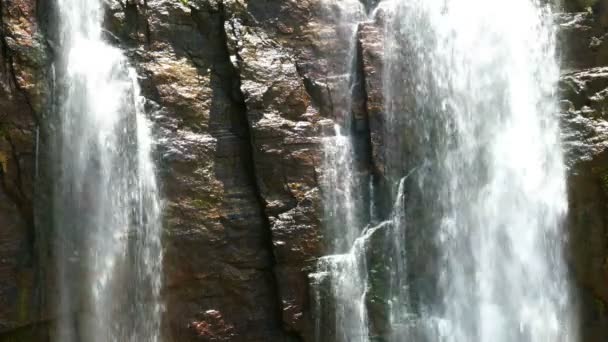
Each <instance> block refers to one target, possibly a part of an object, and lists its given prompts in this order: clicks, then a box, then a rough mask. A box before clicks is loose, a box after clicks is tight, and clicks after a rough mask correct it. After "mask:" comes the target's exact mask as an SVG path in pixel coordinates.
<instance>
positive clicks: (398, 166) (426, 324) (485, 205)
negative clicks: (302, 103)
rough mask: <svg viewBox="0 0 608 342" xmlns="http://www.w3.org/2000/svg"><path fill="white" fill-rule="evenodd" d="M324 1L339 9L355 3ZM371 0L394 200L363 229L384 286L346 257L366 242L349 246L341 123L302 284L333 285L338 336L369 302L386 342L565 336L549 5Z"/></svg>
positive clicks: (572, 323) (361, 318) (356, 337)
mask: <svg viewBox="0 0 608 342" xmlns="http://www.w3.org/2000/svg"><path fill="white" fill-rule="evenodd" d="M336 3H338V1H334V2H332V4H333V6H334V8H343V7H340V6H351V9H350V13H353V9H354V8H358V6H360V4H359V3H357V2H356V1H355V2H349V1H342V2H339V3H340V4H341V5H336ZM378 6H379V7H380V11H381V12H382V13H383V14H382V16H383V20H382V22H383V23H384V25H385V51H384V71H383V87H384V89H383V91H384V102H385V103H384V104H385V113H384V115H385V118H384V120H385V131H384V132H383V141H384V142H385V143H384V146H382V149H383V154H384V160H385V163H386V165H384V170H385V171H384V174H383V176H384V178H385V180H386V183H387V184H388V185H389V186H388V189H389V190H388V191H390V192H391V194H390V197H391V198H392V201H391V203H394V207H393V208H391V210H389V212H391V215H390V217H387V218H386V221H385V222H383V223H382V224H381V225H380V226H378V227H376V228H374V229H383V230H384V231H385V232H386V233H385V234H387V235H388V236H387V238H386V239H385V247H384V249H385V250H386V253H385V254H390V255H386V256H385V258H384V259H383V262H384V264H385V265H386V269H385V270H384V271H382V272H384V273H386V274H385V275H384V277H386V279H385V280H386V281H384V282H383V285H382V286H383V287H384V288H383V289H382V290H383V292H384V293H383V294H378V293H375V292H374V291H376V292H377V291H378V288H374V286H373V283H374V279H375V278H380V277H382V276H379V275H378V274H370V273H369V270H370V268H369V267H368V266H366V265H364V264H363V262H364V260H365V258H363V257H361V256H359V255H358V254H362V253H368V252H366V249H367V250H369V249H370V248H372V247H374V248H377V246H367V247H365V246H361V245H362V244H363V245H365V243H366V241H362V239H364V238H366V236H367V237H369V234H370V230H364V229H363V228H364V226H365V225H366V224H367V223H368V222H361V221H360V220H356V219H352V218H355V217H357V210H361V208H362V204H357V203H356V201H357V200H359V199H360V198H361V196H360V194H357V193H356V192H355V191H354V190H352V189H359V188H360V185H359V183H358V182H360V180H357V179H356V178H357V177H358V175H357V173H356V172H352V170H353V166H352V165H353V164H352V157H351V155H352V147H349V146H350V145H349V141H350V140H349V139H350V137H349V135H348V132H349V130H348V129H349V127H348V126H344V125H343V124H340V125H339V126H338V127H337V128H336V133H335V136H334V137H331V138H327V141H326V143H325V144H324V146H325V151H326V153H325V156H326V158H325V162H324V168H325V169H326V170H327V171H326V182H325V183H324V191H325V192H326V193H328V195H326V196H325V198H324V200H325V208H326V217H328V219H327V222H329V224H328V225H327V227H326V229H330V230H331V231H332V232H334V233H333V235H331V236H333V237H334V238H335V239H341V240H340V241H339V243H336V244H334V252H335V255H332V256H328V257H325V258H322V259H321V261H320V266H319V272H318V273H316V274H314V275H313V280H314V281H313V283H314V282H317V283H322V281H320V280H319V277H321V278H322V276H324V277H326V278H329V279H334V281H333V282H332V281H330V283H331V284H332V285H331V286H330V288H331V291H330V292H331V294H332V295H333V300H334V301H335V303H334V305H335V306H336V308H335V312H336V316H338V317H337V319H336V320H335V321H334V327H333V329H335V331H336V332H337V334H338V335H339V336H340V337H338V338H337V339H336V340H338V341H367V340H369V339H370V338H372V336H371V335H372V332H371V331H370V329H369V324H370V322H369V320H370V318H369V315H370V313H369V312H368V304H369V301H367V302H366V300H365V297H369V298H372V297H374V298H377V297H382V296H383V297H384V307H385V311H386V316H387V317H388V318H387V325H388V328H387V329H384V330H383V331H381V332H380V334H383V336H382V337H383V338H384V339H386V340H389V341H446V342H448V341H454V342H475V341H478V342H488V341H494V342H532V341H535V342H541V341H542V342H544V341H577V340H578V336H577V332H576V328H575V327H576V320H575V316H576V315H575V314H574V310H573V305H572V298H570V289H569V286H568V282H567V271H566V266H565V264H564V260H563V255H562V254H563V252H562V249H563V246H564V233H563V232H562V225H563V222H564V218H565V216H566V214H567V209H568V208H567V198H566V185H565V166H564V161H563V159H562V150H561V143H560V129H559V124H558V119H557V117H556V113H557V109H556V100H557V99H556V93H555V90H556V83H557V80H558V76H559V66H558V63H557V58H556V51H555V50H556V46H555V31H554V27H553V24H552V13H551V8H550V6H549V5H546V4H544V2H542V4H541V2H540V1H536V0H511V1H504V0H385V1H382V2H381V3H380V4H379V5H378ZM343 13H349V11H344V10H343ZM341 20H345V23H346V24H350V25H352V23H353V22H354V23H356V22H357V20H360V19H357V20H353V16H349V17H347V18H341ZM351 58H352V56H351ZM348 94H349V95H351V93H348ZM347 110H348V111H350V108H347ZM344 132H346V134H345V133H344ZM336 230H337V231H338V232H339V233H338V234H335V232H336ZM335 279H337V280H335ZM376 283H378V282H377V281H376ZM376 314H377V312H376ZM317 339H318V340H319V341H323V339H322V338H319V336H317Z"/></svg>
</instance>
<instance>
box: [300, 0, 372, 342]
mask: <svg viewBox="0 0 608 342" xmlns="http://www.w3.org/2000/svg"><path fill="white" fill-rule="evenodd" d="M321 5H322V11H323V12H324V14H325V17H326V18H327V19H328V20H330V21H331V22H332V23H333V27H335V31H334V32H332V36H333V37H335V38H337V43H338V44H340V45H341V46H345V47H346V51H345V53H343V54H342V55H341V56H338V57H335V56H334V58H338V59H340V58H341V59H342V60H339V61H338V63H335V64H334V65H335V66H336V68H337V69H336V70H332V74H333V75H336V76H329V77H328V78H327V80H326V81H327V82H328V84H329V87H331V89H332V109H333V113H332V115H333V117H334V119H335V122H336V124H335V125H334V130H333V135H330V136H328V137H326V138H324V140H323V152H324V158H323V165H322V170H323V172H322V175H321V188H322V191H323V203H324V212H325V219H324V231H325V235H326V237H327V243H328V245H329V253H330V254H331V255H329V256H327V257H324V258H321V259H320V260H319V261H318V263H317V271H316V272H315V273H313V274H312V275H311V282H312V285H313V287H314V288H315V297H316V299H315V301H316V305H315V306H316V309H315V319H316V321H317V324H316V330H317V331H316V340H317V341H337V342H365V341H368V340H369V331H368V317H367V315H368V314H367V308H366V304H365V293H366V289H367V275H366V272H367V271H366V265H365V253H364V248H363V245H362V243H361V234H362V233H363V229H364V227H365V225H366V224H367V223H366V222H364V219H363V216H364V215H363V214H362V213H363V211H364V208H365V206H366V204H365V203H364V201H363V191H364V187H366V186H367V184H366V182H364V181H363V180H362V179H361V175H360V173H361V172H360V170H358V167H357V165H356V163H355V159H356V156H355V148H354V142H353V137H352V134H351V133H352V131H353V122H354V120H355V119H354V118H353V113H352V112H353V89H354V87H355V86H356V84H355V83H356V82H357V80H356V76H355V73H354V69H355V67H356V64H357V60H356V55H357V53H356V52H357V51H356V49H357V29H358V25H359V22H360V21H361V20H363V19H364V18H366V17H367V15H366V9H365V7H364V6H363V4H362V3H361V2H359V1H358V0H323V1H321ZM322 294H323V295H322ZM330 332H331V333H330Z"/></svg>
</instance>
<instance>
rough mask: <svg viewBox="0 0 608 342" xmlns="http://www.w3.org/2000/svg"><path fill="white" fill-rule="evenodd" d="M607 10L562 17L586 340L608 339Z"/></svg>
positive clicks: (565, 108)
mask: <svg viewBox="0 0 608 342" xmlns="http://www.w3.org/2000/svg"><path fill="white" fill-rule="evenodd" d="M607 14H608V12H605V10H602V9H600V8H599V7H597V6H596V7H595V11H588V12H579V13H570V14H564V15H561V16H560V17H559V19H558V21H559V22H560V33H559V36H558V38H559V42H560V44H561V46H562V47H564V48H563V49H562V51H563V56H562V64H563V70H564V71H563V75H562V77H561V80H560V92H561V97H562V102H561V117H562V122H563V126H564V130H563V131H564V142H565V143H564V144H565V148H566V152H567V162H568V167H569V173H568V196H569V202H570V214H569V221H568V230H569V232H570V237H569V254H570V255H569V262H570V264H571V266H572V267H571V269H572V276H573V278H574V279H575V280H576V282H575V284H576V286H577V287H578V290H579V291H578V292H579V299H580V301H581V302H580V308H581V322H580V323H581V335H582V336H581V337H582V340H583V341H605V340H606V339H608V311H607V308H608V306H607V305H608V292H607V289H608V287H607V286H606V285H607V284H608V240H607V236H608V216H607V213H608V211H607V209H608V182H607V180H608V177H607V176H608V172H607V171H608V149H607V147H608V144H607V143H608V140H607V139H608V121H607V120H608V111H607V109H608V107H606V104H607V103H608V98H607V95H608V68H607V67H608V55H607V53H608V50H607V48H606V47H607V46H608V45H606V42H605V40H606V37H607V34H608V26H607V24H608V22H606V21H605V20H604V18H605V16H606V15H607Z"/></svg>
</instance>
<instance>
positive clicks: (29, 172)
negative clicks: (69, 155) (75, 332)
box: [0, 0, 48, 340]
mask: <svg viewBox="0 0 608 342" xmlns="http://www.w3.org/2000/svg"><path fill="white" fill-rule="evenodd" d="M36 5H37V4H36V2H35V1H28V0H22V1H6V0H2V1H0V336H2V337H0V339H2V338H3V337H4V336H5V334H4V332H7V331H10V333H7V334H6V336H12V337H19V336H21V337H24V338H26V339H30V340H36V339H37V338H41V337H43V335H44V334H43V333H42V334H41V335H38V333H39V329H35V328H36V325H38V324H39V323H40V322H41V321H42V320H43V318H44V313H43V312H44V305H43V302H42V300H43V287H44V282H43V281H42V276H43V273H42V272H41V270H42V267H41V263H40V262H41V260H43V257H44V256H43V255H41V254H40V253H38V252H40V251H41V250H42V249H40V250H38V249H37V247H38V246H39V244H40V242H39V241H37V239H36V235H37V234H36V229H35V226H34V204H33V197H34V195H33V187H34V182H35V178H34V174H35V164H36V156H35V152H36V150H35V140H36V132H37V129H36V127H37V124H36V121H37V119H38V118H39V117H40V114H41V113H42V112H43V110H44V105H45V101H46V97H45V90H46V87H45V82H44V80H45V75H46V67H47V64H48V61H47V58H46V46H45V44H44V40H43V39H42V35H41V32H40V25H39V22H40V18H41V16H39V13H38V12H37V7H36ZM33 328H34V329H33Z"/></svg>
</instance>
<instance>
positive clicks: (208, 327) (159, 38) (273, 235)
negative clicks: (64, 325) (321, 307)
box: [0, 0, 608, 342]
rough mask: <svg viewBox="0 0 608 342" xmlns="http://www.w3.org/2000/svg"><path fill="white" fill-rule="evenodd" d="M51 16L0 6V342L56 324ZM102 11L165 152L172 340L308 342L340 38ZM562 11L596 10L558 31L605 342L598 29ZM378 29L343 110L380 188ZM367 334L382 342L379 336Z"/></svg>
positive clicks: (321, 15)
mask: <svg viewBox="0 0 608 342" xmlns="http://www.w3.org/2000/svg"><path fill="white" fill-rule="evenodd" d="M48 3H49V2H48V1H43V0H40V1H35V0H0V341H4V340H6V341H45V340H47V339H48V336H46V334H45V331H46V330H47V328H48V326H49V325H50V324H52V321H53V317H52V316H49V315H48V314H47V312H49V310H48V303H50V302H52V298H49V297H52V296H53V293H54V292H53V291H52V289H51V290H50V287H51V286H49V283H52V274H50V273H52V271H51V269H50V268H49V265H50V264H52V257H53V256H52V253H49V252H48V250H49V246H48V245H47V244H46V243H45V237H46V236H47V235H48V234H49V232H48V231H47V229H46V228H47V226H48V224H47V222H46V221H45V218H46V217H47V216H48V215H45V212H46V211H48V210H49V208H45V207H44V206H43V205H42V204H44V203H46V202H45V201H44V194H45V189H46V188H45V184H40V182H37V179H38V177H37V175H38V174H39V172H42V171H40V170H38V169H37V167H36V166H37V165H38V164H39V163H42V162H40V161H38V162H37V160H39V159H40V158H37V150H38V149H37V147H36V146H37V144H36V142H37V140H38V139H37V136H38V135H37V124H38V123H40V124H41V125H42V126H44V122H45V117H46V116H45V115H46V112H47V111H50V110H52V108H53V107H52V106H51V103H50V102H49V100H50V99H51V97H52V94H51V91H52V89H51V87H50V84H52V82H51V81H52V77H51V76H52V75H51V72H50V70H51V68H50V66H51V64H52V62H53V54H52V46H53V41H54V39H53V29H52V26H53V25H52V23H53V18H52V10H51V9H50V8H49V7H48ZM106 3H107V11H106V13H107V15H106V22H105V24H106V28H107V39H108V40H110V41H112V42H113V43H114V44H116V45H119V46H121V47H122V48H123V49H124V50H125V54H126V55H127V56H128V57H129V58H130V60H131V63H132V65H133V66H134V67H135V68H136V69H137V71H138V74H139V75H140V78H141V80H140V83H141V86H142V93H143V95H144V97H145V98H146V107H147V111H148V113H149V114H150V117H151V119H152V120H153V122H154V123H155V134H156V136H157V138H158V146H157V157H158V158H157V159H158V160H159V174H160V177H161V183H162V186H163V192H164V194H165V206H166V208H165V234H164V237H163V238H164V246H165V265H164V266H165V279H164V284H165V288H164V292H163V296H164V298H165V301H166V302H165V305H166V315H165V317H166V321H165V323H164V325H163V329H164V331H163V334H164V335H165V337H166V339H167V340H168V341H180V342H182V341H184V342H185V341H247V342H255V341H311V340H313V336H314V335H313V329H314V320H313V319H312V318H313V317H312V313H311V298H310V293H311V291H310V288H309V280H308V274H309V273H310V272H311V271H312V270H313V267H314V265H315V261H316V258H318V257H319V256H321V255H323V254H324V253H325V244H324V239H323V231H322V228H321V227H322V226H323V218H322V216H321V212H322V210H321V203H320V198H321V195H320V191H321V190H320V187H319V178H320V177H319V175H320V173H321V172H322V171H323V170H321V167H320V166H321V165H320V164H321V160H322V149H321V146H320V141H321V139H320V138H321V137H322V136H324V135H326V134H328V132H330V131H331V127H332V126H333V122H335V121H340V120H343V115H342V114H343V113H342V114H341V113H339V112H338V111H336V110H335V109H336V108H339V107H340V105H341V101H343V100H344V99H342V98H341V97H340V96H338V93H339V87H340V85H339V82H340V76H341V75H340V72H339V70H343V69H344V68H343V64H344V63H345V60H346V59H347V55H346V54H347V53H348V47H349V46H350V45H349V44H351V43H353V42H352V41H350V37H346V36H347V34H346V32H348V28H347V27H345V26H344V25H343V23H340V22H339V19H338V18H337V17H336V16H335V15H334V13H333V12H332V9H331V8H326V7H323V6H322V4H321V2H320V0H249V1H245V0H145V1H144V0H110V1H107V2H106ZM372 3H374V1H368V2H366V5H367V6H370V5H371V4H372ZM572 6H573V7H572V10H583V9H584V8H586V7H587V6H592V7H593V8H592V10H591V11H590V12H589V11H588V12H577V13H568V14H563V15H560V17H559V19H558V21H559V23H560V33H559V41H560V45H561V48H562V49H561V51H563V56H562V57H563V62H564V73H563V76H562V79H561V82H560V91H561V95H562V98H563V101H562V106H561V107H562V108H561V109H562V110H561V115H562V118H563V122H564V127H565V136H564V141H565V144H566V147H567V150H568V163H569V167H570V172H569V176H568V177H569V178H568V181H569V196H570V201H571V212H572V215H571V217H570V221H569V222H568V228H569V230H570V232H571V238H570V244H569V247H570V248H569V250H570V256H569V261H570V263H571V265H572V270H573V274H572V276H573V278H574V279H576V284H577V286H578V287H579V288H580V292H581V294H582V295H581V298H582V301H581V308H582V310H583V312H584V315H583V317H582V321H581V326H582V333H583V335H584V339H583V340H584V341H605V340H606V339H608V336H607V335H606V334H608V333H607V332H608V292H607V289H608V287H607V286H606V284H607V282H608V240H607V238H606V237H607V236H608V221H607V220H608V217H607V215H608V214H607V212H608V211H607V208H606V205H608V152H607V148H606V147H608V122H607V120H608V119H607V118H608V114H606V113H607V112H606V111H607V110H608V48H607V47H606V46H608V45H606V44H608V43H606V39H608V38H606V37H608V35H607V33H608V28H607V26H606V25H608V21H606V20H605V18H606V16H605V12H604V11H603V10H602V3H601V2H594V3H593V4H583V5H580V4H573V5H572ZM381 17H382V16H381V14H380V15H379V19H378V21H377V22H367V23H363V24H361V25H360V26H359V27H358V29H357V34H356V42H355V43H356V46H355V47H356V58H357V61H358V62H357V63H356V66H355V71H356V74H357V80H358V83H357V86H356V87H355V88H356V91H354V92H353V94H354V95H355V99H354V102H353V105H354V107H353V111H354V112H355V114H356V115H355V116H356V118H357V124H356V125H355V127H357V141H358V150H357V151H358V152H357V153H358V154H359V159H360V162H361V170H363V171H365V172H370V173H371V174H372V175H373V176H374V181H375V182H376V183H377V184H378V185H380V186H382V184H381V183H382V176H383V165H384V161H383V160H382V156H381V154H379V153H378V151H380V149H379V148H378V147H379V146H380V145H381V144H383V142H382V136H383V133H382V132H383V125H384V122H383V111H384V105H383V103H382V94H383V93H382V75H383V74H382V73H383V70H382V56H383V41H382V36H383V30H384V28H383V23H382V19H381ZM45 38H46V39H45ZM39 138H40V141H43V142H44V140H45V136H44V134H42V135H41V136H40V137H39ZM43 160H44V158H43ZM41 165H44V163H42V164H41ZM39 168H40V166H39ZM36 199H37V200H38V201H36ZM377 200H378V201H382V200H383V199H381V198H380V199H377ZM34 209H36V210H34ZM35 212H36V215H35V214H34V213H35ZM370 265H372V266H371V267H373V265H374V264H373V263H372V262H370ZM378 286H380V285H378ZM380 287H381V286H380ZM369 305H370V306H372V307H373V306H377V307H378V309H377V311H378V312H382V311H383V310H382V308H381V307H382V305H384V303H381V302H379V301H374V298H371V299H370V304H369ZM372 309H373V308H372ZM372 311H373V310H372ZM372 321H373V325H374V330H375V331H376V332H377V333H378V334H380V333H381V332H382V330H383V329H385V327H383V324H384V322H383V318H382V317H376V318H374V319H372Z"/></svg>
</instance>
